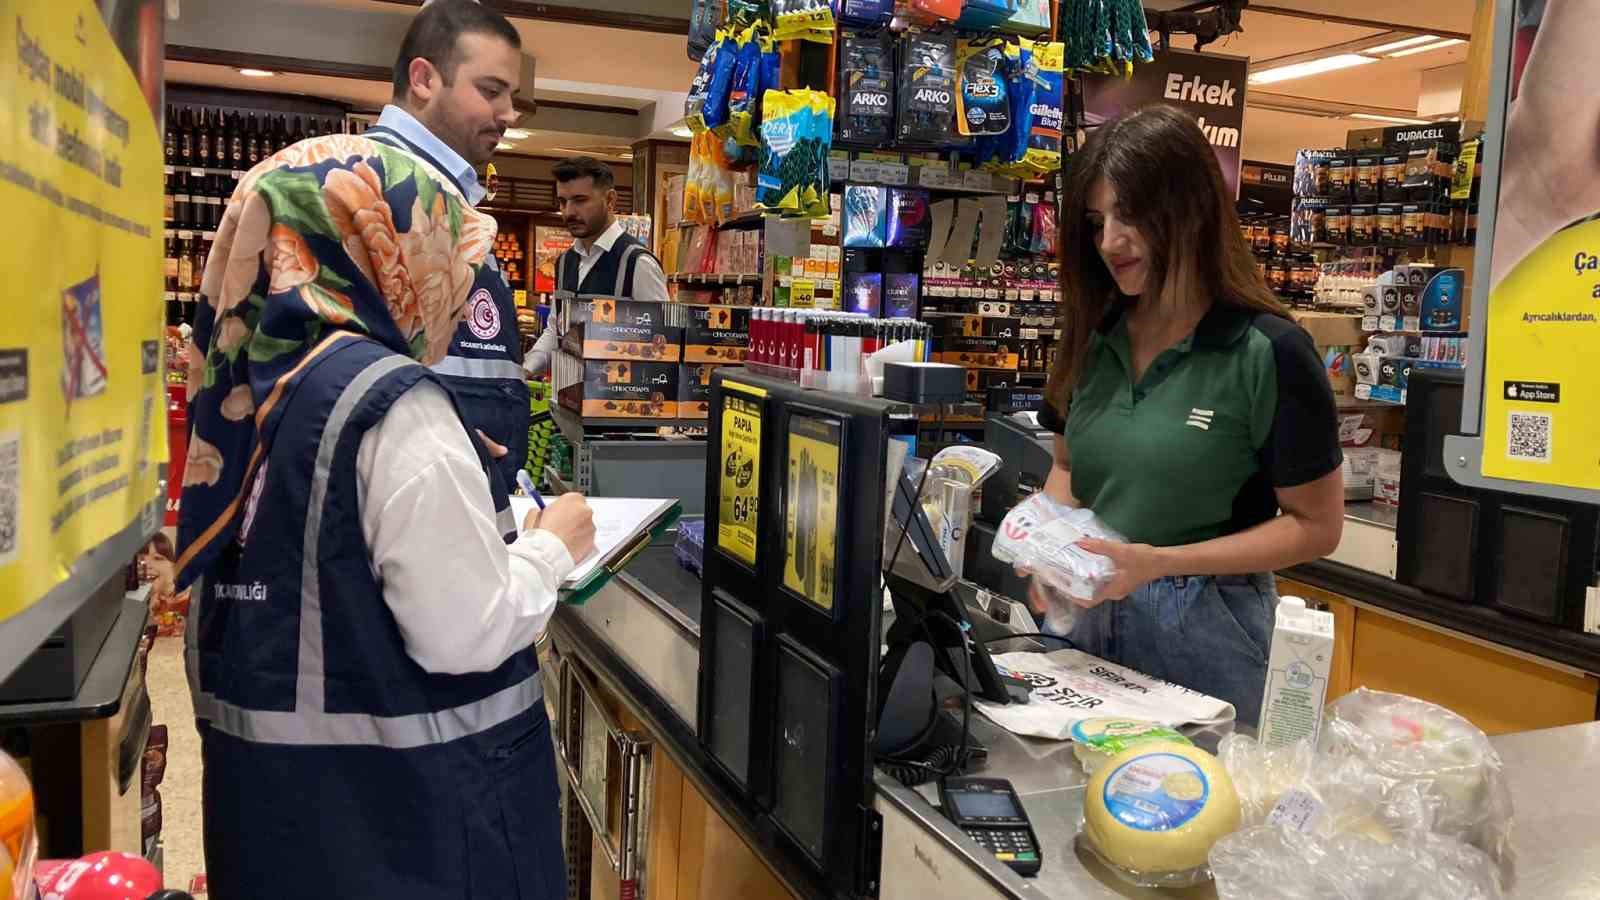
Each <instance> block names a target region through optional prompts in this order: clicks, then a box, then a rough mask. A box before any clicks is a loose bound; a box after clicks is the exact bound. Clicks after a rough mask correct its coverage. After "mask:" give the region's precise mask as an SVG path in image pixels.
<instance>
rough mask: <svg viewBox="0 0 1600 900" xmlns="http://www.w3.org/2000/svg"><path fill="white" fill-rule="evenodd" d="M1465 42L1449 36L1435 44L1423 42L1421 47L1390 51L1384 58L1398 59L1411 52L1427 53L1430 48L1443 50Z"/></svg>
mask: <svg viewBox="0 0 1600 900" xmlns="http://www.w3.org/2000/svg"><path fill="white" fill-rule="evenodd" d="M1465 43H1466V41H1463V40H1462V39H1460V38H1449V39H1448V40H1443V41H1439V42H1438V43H1436V44H1424V45H1422V46H1421V47H1412V48H1410V49H1408V50H1401V51H1400V52H1399V53H1391V54H1389V55H1388V56H1387V57H1385V58H1386V59H1399V58H1400V57H1402V56H1410V55H1412V54H1413V53H1428V52H1429V51H1432V50H1443V49H1444V48H1446V47H1454V46H1455V45H1457V44H1465Z"/></svg>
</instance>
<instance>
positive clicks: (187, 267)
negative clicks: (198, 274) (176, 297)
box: [178, 236, 195, 294]
mask: <svg viewBox="0 0 1600 900" xmlns="http://www.w3.org/2000/svg"><path fill="white" fill-rule="evenodd" d="M194 280H195V278H194V238H193V236H188V237H179V238H178V293H180V294H187V293H188V292H190V291H192V290H194V287H193V284H194Z"/></svg>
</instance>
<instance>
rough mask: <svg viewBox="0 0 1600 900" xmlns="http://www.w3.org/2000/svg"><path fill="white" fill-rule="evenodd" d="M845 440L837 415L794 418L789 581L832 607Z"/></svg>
mask: <svg viewBox="0 0 1600 900" xmlns="http://www.w3.org/2000/svg"><path fill="white" fill-rule="evenodd" d="M842 441H843V426H842V425H841V424H840V423H839V422H837V421H835V420H831V419H820V418H814V417H812V416H803V415H794V416H791V417H790V419H789V473H788V479H789V480H788V490H787V491H785V492H784V498H783V502H784V554H783V556H784V559H783V584H784V586H785V587H787V588H788V589H789V590H791V591H793V592H795V593H796V594H798V595H800V596H801V597H804V598H805V599H806V600H808V601H810V602H812V603H814V604H816V605H817V606H819V607H821V608H822V609H825V610H828V611H830V612H831V611H832V610H833V602H834V598H833V590H834V581H835V572H834V568H835V565H836V561H837V558H838V534H839V448H840V445H841V443H842Z"/></svg>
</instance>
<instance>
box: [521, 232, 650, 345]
mask: <svg viewBox="0 0 1600 900" xmlns="http://www.w3.org/2000/svg"><path fill="white" fill-rule="evenodd" d="M622 232H623V228H622V223H621V222H620V221H618V220H616V219H612V220H611V227H609V228H607V229H606V230H605V231H602V232H600V236H599V237H597V238H595V239H594V240H593V241H591V242H590V243H589V245H588V246H587V247H585V246H584V244H583V241H581V240H580V241H574V242H573V244H572V252H573V253H576V254H578V284H580V285H581V284H583V280H584V279H585V278H587V277H589V272H590V270H592V269H593V268H594V264H595V263H597V262H599V261H600V257H601V256H603V255H605V254H606V253H608V252H610V250H611V247H612V245H614V244H616V242H617V238H619V237H622ZM556 265H558V266H559V265H561V263H560V261H559V260H558V261H557V262H556ZM572 290H574V291H576V290H577V286H576V285H574V286H573V288H572ZM628 299H630V300H644V301H648V302H654V303H666V302H667V301H668V300H670V299H672V298H671V297H670V296H668V294H667V275H666V273H665V272H663V271H661V264H660V263H659V262H656V259H655V257H653V256H643V255H641V256H639V257H638V261H637V262H635V263H634V266H633V296H632V297H630V298H628ZM556 346H557V339H556V330H555V329H554V328H551V327H549V326H548V325H547V326H546V327H545V330H544V332H543V333H542V334H540V335H539V339H538V340H537V341H534V343H533V349H532V350H531V351H529V352H528V355H527V356H526V357H524V358H523V361H522V368H523V369H524V370H526V371H527V372H528V373H530V374H533V375H539V374H542V373H543V372H545V371H546V370H548V369H549V368H550V356H551V354H553V353H555V351H556Z"/></svg>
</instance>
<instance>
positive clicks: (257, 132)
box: [244, 112, 261, 168]
mask: <svg viewBox="0 0 1600 900" xmlns="http://www.w3.org/2000/svg"><path fill="white" fill-rule="evenodd" d="M248 121H249V124H248V125H246V126H245V131H244V162H245V168H254V167H255V164H256V163H258V162H261V123H260V121H259V120H257V119H256V114H255V113H253V112H252V113H251V114H250V118H249V120H248Z"/></svg>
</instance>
